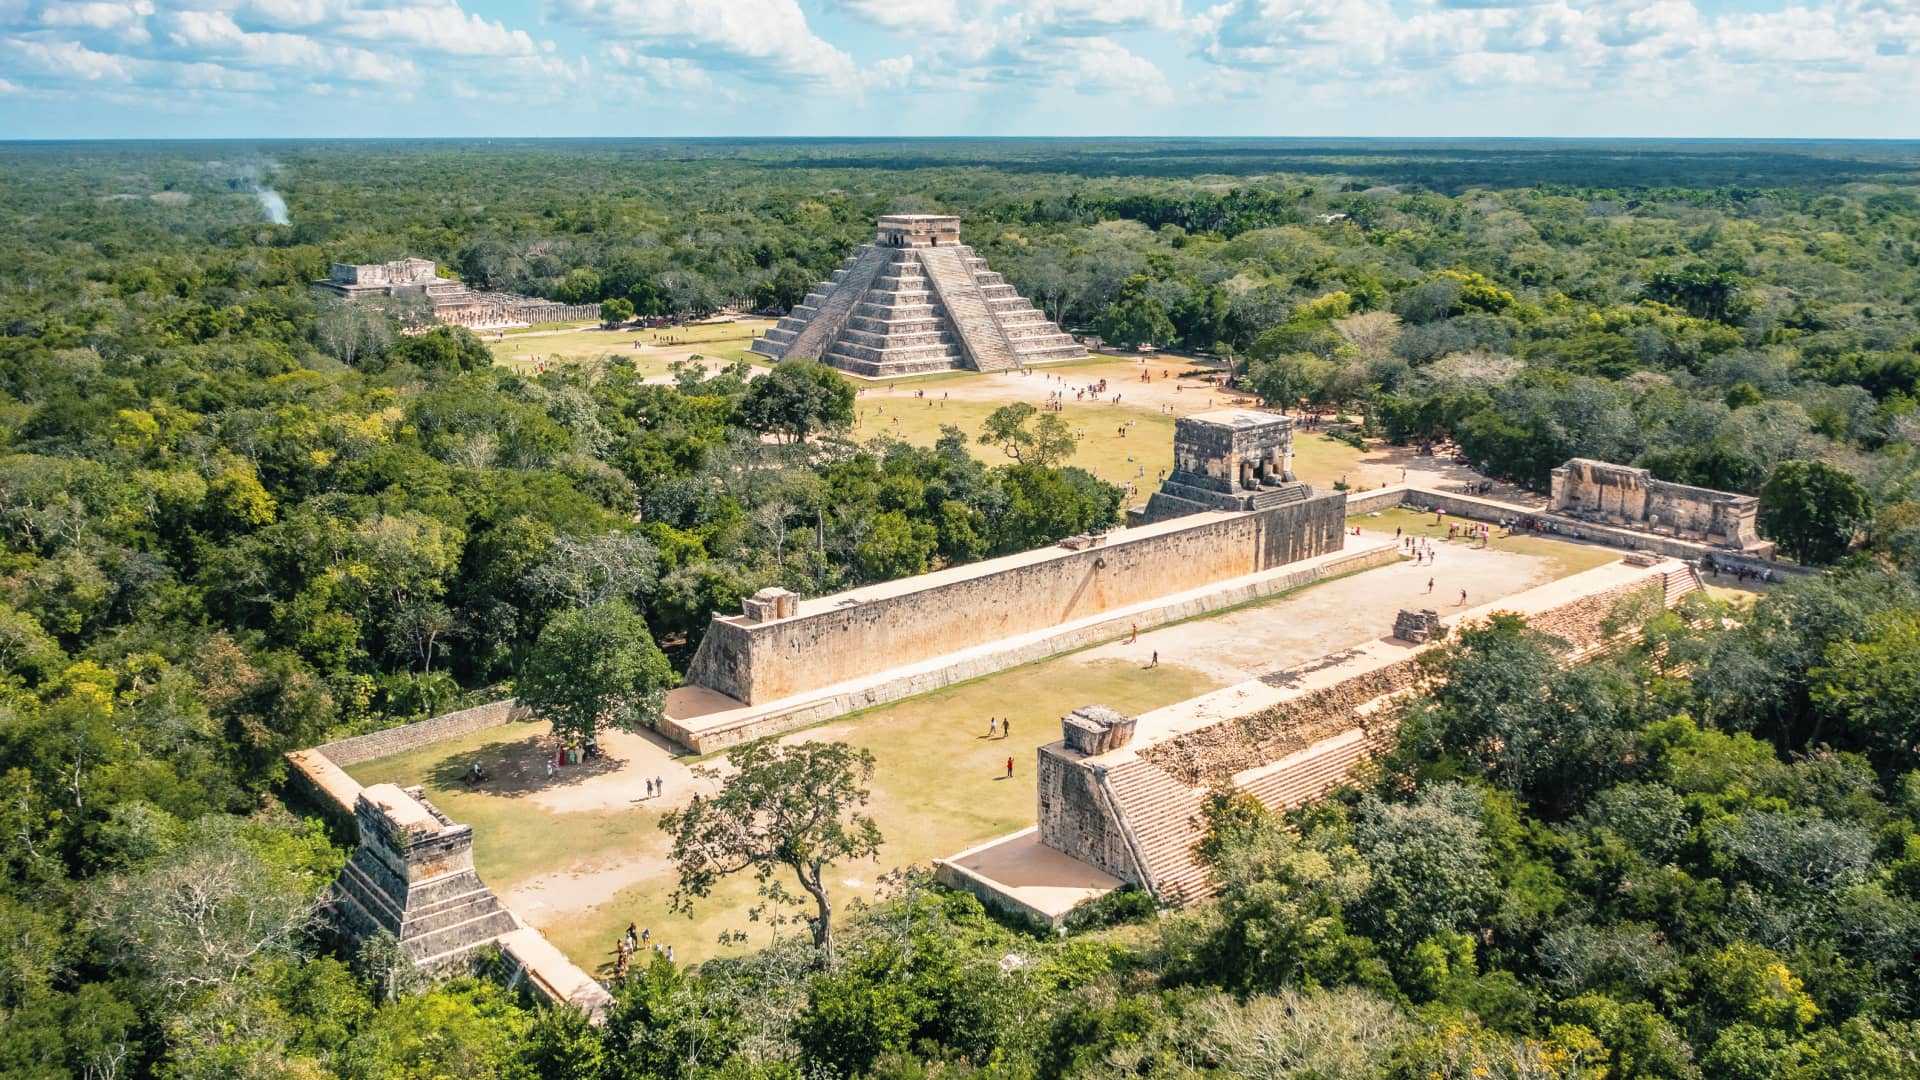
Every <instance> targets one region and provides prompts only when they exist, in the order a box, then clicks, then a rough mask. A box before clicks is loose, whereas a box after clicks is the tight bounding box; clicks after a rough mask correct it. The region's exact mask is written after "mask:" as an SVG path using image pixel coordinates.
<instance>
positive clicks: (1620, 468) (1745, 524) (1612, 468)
mask: <svg viewBox="0 0 1920 1080" xmlns="http://www.w3.org/2000/svg"><path fill="white" fill-rule="evenodd" d="M1552 477H1553V489H1552V490H1553V497H1552V502H1551V503H1550V504H1549V507H1548V508H1549V509H1551V510H1553V511H1554V512H1556V513H1561V514H1566V515H1567V516H1569V517H1576V518H1584V519H1587V520H1590V521H1599V522H1604V523H1606V524H1609V525H1620V526H1624V527H1626V528H1630V529H1645V530H1646V531H1648V532H1651V533H1654V534H1656V535H1664V536H1673V537H1678V538H1680V539H1683V540H1692V541H1695V542H1697V543H1703V544H1713V545H1715V546H1718V547H1723V548H1726V549H1728V550H1729V551H1737V552H1740V553H1741V554H1743V555H1749V556H1752V557H1754V558H1762V559H1765V558H1772V557H1773V550H1774V545H1773V544H1772V543H1771V542H1769V541H1766V540H1762V539H1761V538H1760V534H1759V532H1758V531H1757V529H1756V526H1755V522H1756V520H1757V519H1758V517H1759V513H1760V500H1759V499H1756V498H1754V497H1753V496H1751V495H1736V494H1734V493H1732V492H1730V491H1714V490H1713V489H1711V488H1703V487H1691V486H1689V485H1687V484H1672V483H1668V482H1667V481H1665V480H1655V479H1654V478H1653V474H1652V473H1650V472H1648V471H1647V470H1645V469H1636V468H1634V467H1632V466H1630V465H1614V464H1611V463H1608V462H1605V461H1595V460H1593V459H1591V458H1574V459H1572V460H1571V461H1568V462H1567V463H1566V464H1565V465H1562V466H1560V467H1559V468H1557V469H1555V470H1553V474H1552Z"/></svg>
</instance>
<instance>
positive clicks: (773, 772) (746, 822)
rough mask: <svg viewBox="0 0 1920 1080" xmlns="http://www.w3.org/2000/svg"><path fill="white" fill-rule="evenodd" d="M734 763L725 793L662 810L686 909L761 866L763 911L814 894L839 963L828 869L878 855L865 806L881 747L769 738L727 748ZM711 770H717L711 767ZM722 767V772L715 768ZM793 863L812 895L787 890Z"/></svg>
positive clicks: (811, 925) (820, 946)
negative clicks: (875, 750)
mask: <svg viewBox="0 0 1920 1080" xmlns="http://www.w3.org/2000/svg"><path fill="white" fill-rule="evenodd" d="M727 765H728V766H729V768H730V769H731V770H732V772H731V773H730V774H729V775H728V776H726V777H725V780H724V782H723V783H722V785H721V788H720V793H719V794H718V795H716V796H714V797H713V798H710V799H695V800H694V801H693V802H692V803H691V804H689V805H688V806H685V807H682V808H680V809H678V810H673V811H670V812H668V813H667V814H666V815H665V816H663V817H662V818H661V819H660V829H661V831H663V832H665V833H667V834H668V835H670V836H671V837H673V850H672V852H671V857H672V859H673V863H674V869H675V871H676V872H677V873H678V875H679V883H678V884H677V885H676V886H675V887H674V892H673V905H674V907H675V908H676V909H680V910H683V909H686V908H688V907H690V906H691V905H692V904H693V903H694V901H696V900H698V899H700V898H702V897H705V896H707V895H709V894H710V893H712V891H713V888H714V886H715V885H717V884H719V882H720V880H721V879H722V878H725V877H727V876H728V875H730V874H734V873H737V872H739V871H742V870H749V869H751V870H752V871H753V875H754V879H755V880H756V881H757V882H758V883H759V887H760V899H761V903H760V905H759V906H758V907H756V908H755V909H754V910H753V911H752V912H751V917H752V918H753V919H755V920H756V921H759V920H766V921H769V922H772V923H773V924H774V925H780V924H782V923H784V922H786V921H788V918H789V917H788V916H787V915H786V914H785V913H784V911H783V910H782V909H783V908H786V907H789V906H799V905H804V904H806V903H807V901H808V900H811V901H812V904H813V911H812V913H811V914H808V915H806V916H804V918H805V921H806V924H807V927H808V929H809V931H810V932H811V933H812V935H813V943H814V947H815V949H816V950H817V952H818V960H819V963H820V966H821V967H823V968H830V967H831V966H832V964H833V902H832V898H831V895H830V891H831V890H830V883H829V882H828V880H827V877H826V874H827V870H828V869H829V868H830V867H833V866H834V865H836V864H840V863H844V862H846V861H848V860H850V859H867V858H872V857H873V856H874V854H875V853H876V852H877V851H878V850H879V848H880V827H879V826H878V825H876V824H875V823H874V821H873V819H872V818H870V817H868V816H867V815H866V814H864V813H862V812H861V809H860V808H861V807H864V806H865V805H866V804H867V799H868V797H869V795H870V794H871V792H870V790H869V789H868V788H867V787H866V785H867V784H868V783H869V782H870V781H871V780H872V779H873V754H872V753H871V752H870V751H867V750H862V749H858V748H855V747H852V746H848V745H846V744H845V743H819V742H802V743H797V744H794V745H792V746H783V745H781V744H780V743H778V742H775V741H773V740H771V739H762V740H759V741H756V742H751V743H747V744H746V745H744V746H738V747H735V748H733V749H732V750H729V751H727ZM707 772H708V773H710V774H712V770H707ZM713 775H716V776H717V774H713ZM782 870H785V871H788V872H790V873H791V874H792V875H793V877H794V879H795V880H796V882H797V883H798V884H799V886H800V888H801V889H802V890H803V891H804V892H805V893H806V897H804V898H803V897H800V896H797V895H795V894H794V893H792V892H790V891H788V890H787V888H786V887H785V885H784V884H783V883H782V881H781V879H780V878H779V877H778V876H777V874H778V873H779V872H780V871H782Z"/></svg>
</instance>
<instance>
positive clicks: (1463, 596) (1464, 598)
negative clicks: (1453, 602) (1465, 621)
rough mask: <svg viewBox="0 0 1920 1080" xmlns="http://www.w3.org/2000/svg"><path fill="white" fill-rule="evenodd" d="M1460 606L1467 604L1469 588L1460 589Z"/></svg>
mask: <svg viewBox="0 0 1920 1080" xmlns="http://www.w3.org/2000/svg"><path fill="white" fill-rule="evenodd" d="M1460 606H1461V607H1466V606H1467V590H1465V589H1461V590H1460Z"/></svg>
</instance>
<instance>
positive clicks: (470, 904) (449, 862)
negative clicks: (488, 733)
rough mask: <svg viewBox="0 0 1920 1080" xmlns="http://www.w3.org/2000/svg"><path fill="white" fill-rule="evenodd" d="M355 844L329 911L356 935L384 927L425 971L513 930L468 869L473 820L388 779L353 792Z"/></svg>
mask: <svg viewBox="0 0 1920 1080" xmlns="http://www.w3.org/2000/svg"><path fill="white" fill-rule="evenodd" d="M353 816H354V820H355V823H356V824H358V826H359V828H360V843H359V845H358V846H357V847H355V848H354V849H353V855H352V857H351V858H349V859H348V860H347V865H346V866H345V868H343V869H342V870H341V873H340V879H339V881H338V882H337V883H335V886H334V910H335V913H336V916H337V918H338V919H339V921H340V923H341V926H342V929H344V930H346V931H347V932H348V933H349V934H351V935H352V936H353V937H354V938H355V939H356V940H363V939H365V938H366V937H368V936H369V935H371V934H373V933H375V932H377V931H381V930H384V931H386V932H387V933H389V934H392V935H393V936H394V937H395V938H396V939H397V940H398V941H399V943H400V948H401V949H402V950H404V951H405V952H406V954H407V956H408V958H409V959H411V960H412V961H413V962H414V963H415V964H416V965H418V966H420V967H422V968H426V969H428V970H439V969H444V968H450V967H453V966H454V965H455V964H457V963H458V962H460V961H461V960H463V959H464V958H465V957H466V956H467V954H469V953H471V952H472V951H473V950H475V949H477V948H479V947H481V946H482V945H486V944H488V943H489V942H492V941H495V940H497V939H498V938H500V937H501V936H502V935H505V934H508V933H511V932H513V931H514V930H515V929H516V928H517V926H518V924H517V923H516V922H515V921H514V918H513V913H512V912H510V911H508V910H507V909H506V908H504V907H502V906H501V904H500V900H499V898H498V897H496V896H495V895H494V893H493V890H492V889H489V888H487V886H486V883H485V882H483V881H481V880H480V876H479V875H478V874H477V873H475V872H474V869H473V826H471V825H457V824H455V823H454V822H453V821H452V820H451V819H449V818H448V817H447V816H446V815H445V814H443V813H441V812H440V811H439V809H438V808H436V807H435V806H434V805H433V804H432V803H430V802H428V801H427V800H426V799H425V798H424V797H423V796H422V795H421V793H420V789H419V788H408V789H405V790H403V789H401V788H399V787H396V786H394V785H393V784H374V785H373V786H371V787H369V788H366V789H365V790H363V791H361V792H360V795H359V798H358V799H357V800H356V801H355V805H354V808H353Z"/></svg>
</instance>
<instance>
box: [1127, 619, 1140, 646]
mask: <svg viewBox="0 0 1920 1080" xmlns="http://www.w3.org/2000/svg"><path fill="white" fill-rule="evenodd" d="M1139 640H1140V624H1139V623H1134V624H1133V628H1132V629H1131V630H1130V631H1128V633H1127V644H1129V645H1131V644H1133V643H1134V642H1136V641H1139Z"/></svg>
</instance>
